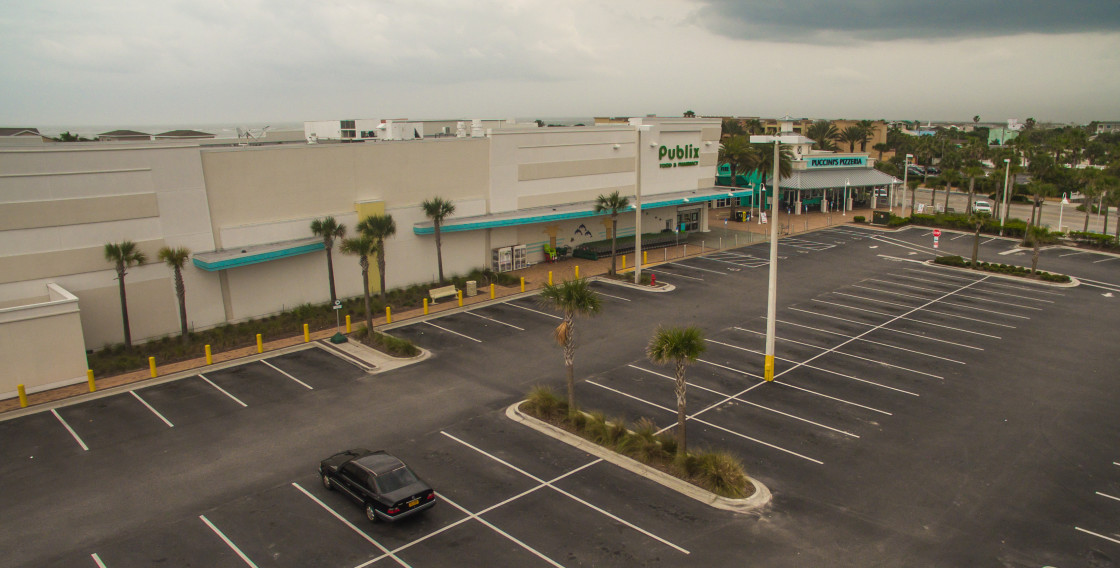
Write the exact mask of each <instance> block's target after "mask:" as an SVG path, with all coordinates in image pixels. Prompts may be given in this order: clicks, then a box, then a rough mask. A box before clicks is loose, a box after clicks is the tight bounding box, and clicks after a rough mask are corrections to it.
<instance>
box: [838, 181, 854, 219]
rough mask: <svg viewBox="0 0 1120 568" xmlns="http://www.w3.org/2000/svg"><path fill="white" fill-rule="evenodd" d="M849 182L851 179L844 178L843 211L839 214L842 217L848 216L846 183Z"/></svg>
mask: <svg viewBox="0 0 1120 568" xmlns="http://www.w3.org/2000/svg"><path fill="white" fill-rule="evenodd" d="M850 183H852V182H851V180H848V179H845V180H844V212H843V213H841V214H840V215H841V216H842V217H847V216H848V185H849V184H850Z"/></svg>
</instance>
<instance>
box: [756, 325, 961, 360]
mask: <svg viewBox="0 0 1120 568" xmlns="http://www.w3.org/2000/svg"><path fill="white" fill-rule="evenodd" d="M775 321H777V322H778V323H784V324H786V325H792V326H796V327H803V328H805V329H811V330H813V331H819V332H821V333H827V334H829V335H838V336H840V337H844V338H847V339H857V340H859V341H863V342H865V343H871V344H874V345H882V346H883V347H889V348H891V349H898V350H899V351H906V352H907V353H914V354H915V355H924V356H926V357H933V358H934V359H941V360H943V361H949V362H950V363H957V364H958V365H964V364H965V362H964V361H957V360H956V359H950V358H948V357H942V356H940V355H934V354H932V353H925V352H922V351H915V350H913V349H907V348H905V347H899V346H898V345H891V344H890V343H883V342H882V341H873V340H871V339H867V338H865V337H855V336H853V335H847V334H844V333H840V332H837V331H830V330H827V329H820V328H816V327H810V326H807V325H803V324H799V323H793V322H791V321H785V320H775ZM977 349H980V348H979V347H977Z"/></svg>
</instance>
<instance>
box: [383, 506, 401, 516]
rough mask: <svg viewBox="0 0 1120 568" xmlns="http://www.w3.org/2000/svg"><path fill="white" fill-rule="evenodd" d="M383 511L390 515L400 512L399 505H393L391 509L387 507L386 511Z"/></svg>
mask: <svg viewBox="0 0 1120 568" xmlns="http://www.w3.org/2000/svg"><path fill="white" fill-rule="evenodd" d="M385 512H386V513H388V514H390V515H396V514H397V513H399V512H401V509H400V507H393V508H392V509H389V510H388V511H385Z"/></svg>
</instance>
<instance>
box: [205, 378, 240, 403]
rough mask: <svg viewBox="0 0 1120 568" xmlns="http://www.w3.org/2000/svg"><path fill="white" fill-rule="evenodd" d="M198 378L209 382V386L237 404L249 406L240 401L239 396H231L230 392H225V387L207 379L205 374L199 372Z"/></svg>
mask: <svg viewBox="0 0 1120 568" xmlns="http://www.w3.org/2000/svg"><path fill="white" fill-rule="evenodd" d="M198 378H200V379H202V380H204V381H206V382H208V383H210V386H212V387H214V388H216V389H218V392H220V393H222V394H224V395H226V396H228V397H230V398H232V399H233V401H234V402H236V403H237V404H240V405H241V406H242V407H245V406H249V405H248V404H245V403H244V402H241V399H240V398H237V397H236V396H233V395H232V394H229V393H228V392H226V389H223V388H222V387H220V386H218V385H216V384H214V381H211V380H210V379H207V378H206V375H203V374H202V373H199V374H198Z"/></svg>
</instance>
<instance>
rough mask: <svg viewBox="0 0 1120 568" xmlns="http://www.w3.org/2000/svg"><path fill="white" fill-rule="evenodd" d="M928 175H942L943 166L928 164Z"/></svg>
mask: <svg viewBox="0 0 1120 568" xmlns="http://www.w3.org/2000/svg"><path fill="white" fill-rule="evenodd" d="M926 175H930V176H939V175H941V168H939V167H937V166H926Z"/></svg>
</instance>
